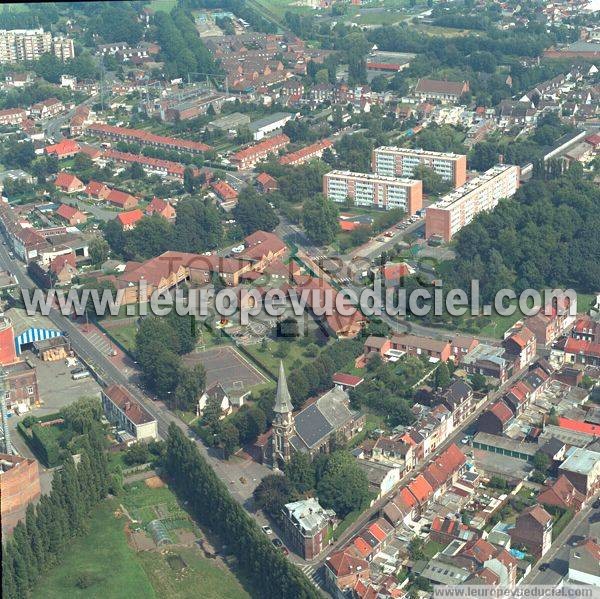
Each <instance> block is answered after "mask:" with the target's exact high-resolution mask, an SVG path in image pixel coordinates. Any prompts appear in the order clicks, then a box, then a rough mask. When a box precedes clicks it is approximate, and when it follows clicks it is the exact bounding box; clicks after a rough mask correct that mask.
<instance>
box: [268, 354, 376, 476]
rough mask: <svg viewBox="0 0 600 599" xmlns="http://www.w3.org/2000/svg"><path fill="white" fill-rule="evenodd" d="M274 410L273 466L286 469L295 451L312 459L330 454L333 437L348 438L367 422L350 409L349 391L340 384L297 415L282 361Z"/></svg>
mask: <svg viewBox="0 0 600 599" xmlns="http://www.w3.org/2000/svg"><path fill="white" fill-rule="evenodd" d="M273 412H274V413H275V417H274V419H273V432H272V435H271V452H270V454H271V455H270V461H271V464H272V466H273V468H274V469H280V468H283V466H284V464H285V463H286V462H288V461H289V459H290V457H291V456H292V453H293V452H296V451H301V452H303V453H308V454H310V456H311V458H313V457H314V456H315V455H316V454H318V453H328V452H329V451H330V449H331V442H332V441H333V440H334V439H337V440H340V441H348V440H349V439H351V438H352V437H353V436H354V435H356V433H358V432H360V431H361V430H362V428H363V426H364V422H365V415H364V414H361V413H359V412H356V411H354V410H351V409H350V399H349V398H348V394H347V393H346V392H345V391H344V390H342V389H340V388H339V387H334V388H333V389H331V390H330V391H327V392H326V393H325V394H324V395H321V397H319V398H318V399H316V400H315V401H313V402H311V403H310V404H309V405H307V406H306V407H304V408H303V409H302V410H301V411H300V412H298V413H297V414H296V415H295V416H294V414H293V406H292V400H291V398H290V392H289V390H288V386H287V381H286V376H285V370H284V368H283V362H280V363H279V377H278V379H277V393H276V396H275V405H274V406H273Z"/></svg>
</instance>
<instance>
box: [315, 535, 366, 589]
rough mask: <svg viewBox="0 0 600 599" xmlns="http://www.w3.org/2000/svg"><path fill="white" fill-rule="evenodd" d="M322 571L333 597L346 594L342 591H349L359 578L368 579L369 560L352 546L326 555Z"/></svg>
mask: <svg viewBox="0 0 600 599" xmlns="http://www.w3.org/2000/svg"><path fill="white" fill-rule="evenodd" d="M324 572H325V581H326V585H327V588H328V589H329V590H330V591H331V592H332V593H333V596H334V597H342V596H346V595H345V594H344V593H346V592H348V591H350V592H351V589H353V588H354V585H355V584H356V583H357V582H358V581H359V580H368V579H369V577H370V575H371V571H370V566H369V562H368V561H367V560H365V559H363V558H362V557H361V556H360V554H359V553H358V552H357V551H356V550H355V549H354V547H352V546H350V547H347V548H346V549H343V550H341V551H336V552H334V553H332V554H331V555H330V556H328V557H327V560H326V561H325V570H324Z"/></svg>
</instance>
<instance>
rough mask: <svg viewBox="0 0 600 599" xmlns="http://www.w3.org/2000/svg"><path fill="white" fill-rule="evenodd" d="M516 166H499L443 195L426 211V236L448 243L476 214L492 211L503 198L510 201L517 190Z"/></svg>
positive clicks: (517, 168)
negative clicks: (438, 237)
mask: <svg viewBox="0 0 600 599" xmlns="http://www.w3.org/2000/svg"><path fill="white" fill-rule="evenodd" d="M519 173H520V169H519V167H518V166H514V165H510V164H499V165H497V166H494V167H492V168H491V169H489V170H487V171H486V172H485V173H483V174H482V175H479V176H478V177H475V178H473V179H471V180H470V181H469V182H468V183H466V184H465V185H463V186H462V187H459V188H458V189H456V190H454V191H452V192H450V193H448V194H446V195H445V196H444V197H443V198H442V199H441V200H440V201H439V202H436V203H435V204H432V205H431V206H429V207H428V208H427V213H426V214H425V237H426V239H429V238H430V237H431V236H432V235H439V236H440V237H441V238H442V239H443V240H444V241H450V239H452V237H453V236H454V235H456V233H458V231H460V230H461V229H462V228H463V227H465V226H466V225H468V224H469V223H470V222H471V221H472V220H473V218H474V217H475V215H476V214H478V213H479V212H483V211H484V210H492V209H493V208H495V207H496V205H497V204H498V202H499V201H500V200H501V199H503V198H510V197H511V196H513V195H514V194H515V192H516V191H517V189H518V187H519Z"/></svg>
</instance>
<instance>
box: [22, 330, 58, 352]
mask: <svg viewBox="0 0 600 599" xmlns="http://www.w3.org/2000/svg"><path fill="white" fill-rule="evenodd" d="M60 335H62V333H61V331H57V330H55V329H46V328H30V329H27V330H26V331H23V332H22V333H21V334H20V335H17V336H16V337H15V347H16V349H17V354H21V352H22V351H23V350H24V349H27V346H29V345H33V343H34V342H35V341H45V340H46V339H52V338H54V337H59V336H60Z"/></svg>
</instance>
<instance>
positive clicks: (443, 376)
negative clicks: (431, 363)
mask: <svg viewBox="0 0 600 599" xmlns="http://www.w3.org/2000/svg"><path fill="white" fill-rule="evenodd" d="M450 381H451V377H450V372H449V370H448V366H446V364H445V363H444V362H441V363H440V364H438V367H437V368H436V369H435V372H434V373H433V384H434V385H435V387H436V388H438V389H446V387H448V386H449V385H450Z"/></svg>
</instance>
